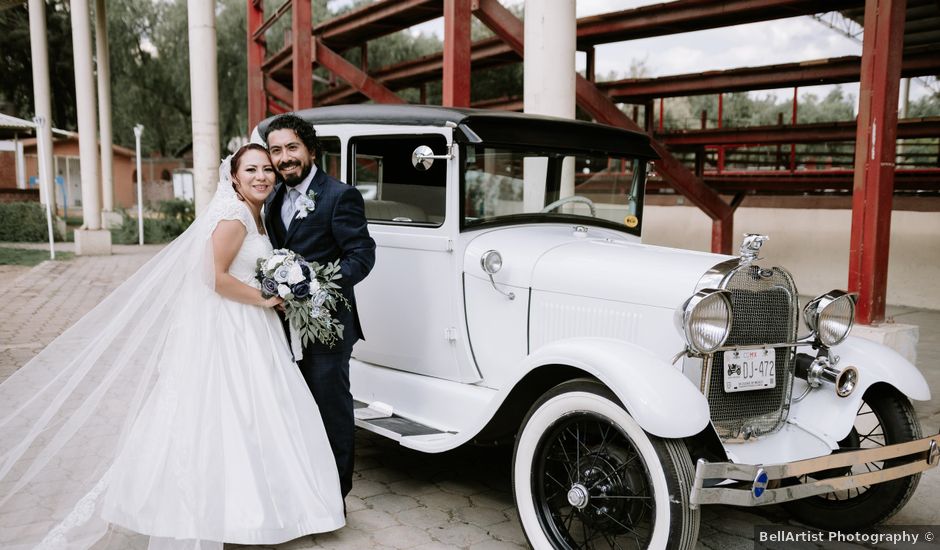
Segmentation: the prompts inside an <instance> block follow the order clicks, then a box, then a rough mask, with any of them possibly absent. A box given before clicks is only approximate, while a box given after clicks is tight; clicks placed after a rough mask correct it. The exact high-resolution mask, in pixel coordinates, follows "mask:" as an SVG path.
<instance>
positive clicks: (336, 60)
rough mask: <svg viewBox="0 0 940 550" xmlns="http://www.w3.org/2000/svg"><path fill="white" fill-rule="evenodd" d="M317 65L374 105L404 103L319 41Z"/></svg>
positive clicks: (317, 43) (393, 93) (317, 44)
mask: <svg viewBox="0 0 940 550" xmlns="http://www.w3.org/2000/svg"><path fill="white" fill-rule="evenodd" d="M316 49H317V53H316V57H317V63H319V64H320V65H322V66H323V67H325V68H326V69H328V70H329V71H331V72H332V73H333V74H335V75H336V76H338V77H340V78H342V79H343V80H345V81H346V82H348V83H349V84H350V85H351V86H352V87H354V88H355V89H357V90H359V91H360V92H362V94H363V95H365V96H366V97H368V98H369V99H372V100H373V101H375V102H376V103H398V104H400V103H405V100H404V99H402V98H401V97H399V96H398V95H396V94H395V92H393V91H391V90H389V89H388V88H386V87H385V86H383V85H382V84H380V83H379V82H377V81H376V80H375V79H373V78H372V77H370V76H369V75H368V74H366V73H364V72H363V71H362V69H360V68H359V67H357V66H355V65H353V64H352V63H350V62H349V61H346V59H345V58H343V56H341V55H339V54H338V53H336V52H334V51H333V50H331V49H330V48H329V47H327V46H326V45H324V44H323V43H322V42H320V41H319V40H317V41H316Z"/></svg>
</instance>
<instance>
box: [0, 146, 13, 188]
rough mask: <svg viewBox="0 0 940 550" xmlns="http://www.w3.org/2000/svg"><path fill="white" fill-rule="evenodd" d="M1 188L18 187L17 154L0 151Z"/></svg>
mask: <svg viewBox="0 0 940 550" xmlns="http://www.w3.org/2000/svg"><path fill="white" fill-rule="evenodd" d="M0 189H16V154H15V153H14V152H13V151H0Z"/></svg>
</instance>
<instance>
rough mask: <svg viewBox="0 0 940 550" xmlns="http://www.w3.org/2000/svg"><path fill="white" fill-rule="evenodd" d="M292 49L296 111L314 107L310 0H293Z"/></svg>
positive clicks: (294, 104)
mask: <svg viewBox="0 0 940 550" xmlns="http://www.w3.org/2000/svg"><path fill="white" fill-rule="evenodd" d="M293 8H294V10H293V13H292V14H291V15H292V17H291V49H292V51H293V56H294V66H293V69H294V70H293V86H292V88H293V92H294V101H293V107H294V110H295V111H299V110H301V109H309V108H310V107H313V35H312V30H313V22H312V20H313V14H312V12H311V8H310V0H293Z"/></svg>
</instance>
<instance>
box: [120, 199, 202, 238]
mask: <svg viewBox="0 0 940 550" xmlns="http://www.w3.org/2000/svg"><path fill="white" fill-rule="evenodd" d="M121 216H122V217H123V222H122V223H121V225H120V226H119V227H115V228H112V229H111V242H113V243H115V244H137V243H138V232H137V228H138V224H137V218H132V217H130V216H128V215H127V212H121ZM195 219H196V209H195V207H194V206H193V203H192V202H191V201H188V200H185V199H172V200H168V201H160V202H159V203H158V204H157V207H156V210H155V215H154V216H153V217H149V218H148V217H144V242H145V243H150V244H153V243H168V242H170V241H172V240H173V239H175V238H176V237H179V236H180V235H181V234H182V233H183V231H186V229H187V228H188V227H189V226H190V224H191V223H193V220H195Z"/></svg>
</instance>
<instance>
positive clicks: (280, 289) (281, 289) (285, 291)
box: [277, 285, 290, 299]
mask: <svg viewBox="0 0 940 550" xmlns="http://www.w3.org/2000/svg"><path fill="white" fill-rule="evenodd" d="M289 294H290V287H289V286H287V285H277V295H278V296H280V297H281V298H285V299H286V298H287V296H288V295H289Z"/></svg>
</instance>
